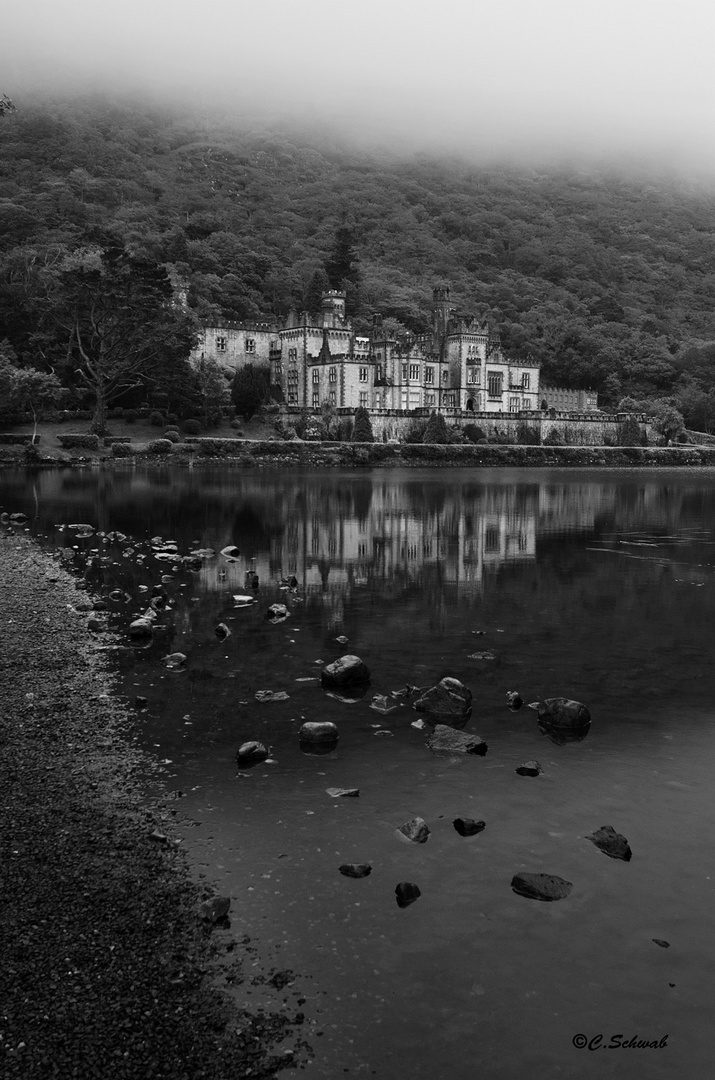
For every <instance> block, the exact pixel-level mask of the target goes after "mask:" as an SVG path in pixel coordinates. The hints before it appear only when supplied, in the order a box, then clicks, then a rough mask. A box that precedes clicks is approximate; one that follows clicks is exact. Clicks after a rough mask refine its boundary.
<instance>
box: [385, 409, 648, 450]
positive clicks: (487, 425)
mask: <svg viewBox="0 0 715 1080" xmlns="http://www.w3.org/2000/svg"><path fill="white" fill-rule="evenodd" d="M442 411H443V413H444V416H445V420H446V422H447V426H448V427H464V426H465V425H467V424H474V425H476V426H477V427H480V428H481V429H482V430H483V431H484V434H485V436H486V438H488V439H489V440H490V441H492V440H499V441H503V442H506V443H511V442H517V441H518V442H526V441H527V439H525V438H524V433H525V431H527V430H528V431H529V432H533V434H532V435H531V437H530V440H528V441H533V442H534V443H543V442H544V440H545V439H546V438H547V437H548V435H549V432H550V431H554V430H555V431H556V432H558V435H559V436H560V438H561V439H562V440H563V442H564V443H565V445H567V446H603V445H605V444H607V443H611V444H614V445H615V444H616V443H617V441H618V433H619V428H620V425H621V423H623V421H624V420H625V418H626V417H625V414H622V415H612V416H610V415H606V414H603V413H597V414H594V413H592V412H586V413H557V414H556V415H555V416H549V415H545V414H544V413H541V412H539V413H514V414H512V413H498V414H495V413H464V412H461V411H458V410H448V409H443V410H442ZM428 417H429V410H427V409H425V410H421V411H420V412H418V413H415V412H406V411H399V410H390V411H376V410H375V411H373V412H371V414H370V420H371V423H372V430H373V434H374V436H375V438H376V439H384V438H387V439H388V440H393V439H396V440H397V441H402V440H403V439H404V438H405V435H406V434H407V431H408V430H409V428H410V427H411V426H412V425H413V423H414V422H415V420H422V421H426V420H427V419H428ZM636 419H637V420H638V421H639V423H640V426H641V430H642V429H643V428H645V430H646V432H647V434H648V438H649V441H652V433H651V430H650V427H649V425H648V424H647V422H646V420H645V417H643V416H638V417H636Z"/></svg>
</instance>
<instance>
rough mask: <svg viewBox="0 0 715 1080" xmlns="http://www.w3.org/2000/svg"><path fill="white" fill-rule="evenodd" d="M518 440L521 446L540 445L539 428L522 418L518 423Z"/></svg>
mask: <svg viewBox="0 0 715 1080" xmlns="http://www.w3.org/2000/svg"><path fill="white" fill-rule="evenodd" d="M516 441H517V443H519V445H520V446H538V445H539V442H540V441H541V440H540V433H539V428H538V427H532V426H531V424H528V423H527V422H526V420H520V421H519V423H518V424H517V425H516Z"/></svg>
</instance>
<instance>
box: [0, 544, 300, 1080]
mask: <svg viewBox="0 0 715 1080" xmlns="http://www.w3.org/2000/svg"><path fill="white" fill-rule="evenodd" d="M78 598H83V599H86V596H84V595H83V594H82V593H81V592H78V589H77V582H76V581H75V579H74V578H72V577H71V575H70V574H68V573H67V572H65V571H64V570H63V569H62V568H61V567H60V566H59V565H58V563H57V562H56V561H54V560H53V559H52V557H51V555H49V554H47V553H45V552H43V551H41V550H40V549H38V548H36V547H35V546H34V545H33V543H32V541H31V540H30V539H29V538H27V537H26V536H25V535H23V534H22V533H19V532H15V533H13V532H12V531H9V532H8V533H3V535H2V536H0V626H1V627H2V643H1V645H0V984H1V986H2V993H1V995H0V1075H1V1076H2V1077H3V1078H6V1080H16V1078H17V1080H30V1078H32V1080H45V1078H53V1080H70V1078H75V1077H76V1078H78V1080H94V1078H97V1080H100V1078H101V1080H110V1078H111V1080H159V1078H164V1077H166V1078H169V1077H171V1080H204V1078H205V1080H224V1078H226V1080H228V1078H229V1077H230V1078H231V1080H238V1078H242V1077H251V1078H253V1080H256V1078H258V1080H260V1078H263V1077H268V1076H272V1075H275V1074H276V1073H277V1072H279V1071H281V1070H283V1069H285V1068H286V1067H287V1066H288V1065H290V1064H292V1059H291V1058H287V1057H286V1055H285V1052H284V1051H283V1050H281V1048H280V1046H279V1043H280V1040H281V1039H282V1038H284V1037H285V1036H287V1035H288V1034H290V1030H289V1029H290V1021H289V1019H288V1018H287V1016H286V1015H285V1014H271V1013H259V1014H257V1015H256V1016H254V1015H252V1014H250V1013H248V1012H247V1011H243V1010H242V1009H240V1008H239V1007H237V1006H235V1005H234V1004H233V1003H232V1002H231V1001H230V999H229V998H228V997H227V996H226V995H225V994H224V993H223V992H221V991H220V990H219V989H217V988H216V987H215V986H214V985H213V983H212V980H211V977H210V974H209V964H210V959H211V953H212V944H211V928H210V926H209V925H207V924H206V923H205V922H202V920H201V919H200V918H199V906H200V903H201V901H202V900H203V899H205V895H204V894H202V893H201V892H200V890H199V888H198V886H197V885H195V884H194V883H193V881H192V880H191V877H190V874H189V872H188V868H187V865H186V862H185V860H184V856H183V854H182V853H181V850H180V848H179V847H178V846H177V844H176V843H175V842H174V840H173V839H172V836H171V828H170V825H169V826H167V823H166V822H165V821H161V820H160V819H158V818H157V816H156V813H155V811H153V810H151V809H148V808H147V803H146V801H145V800H144V799H143V796H142V787H141V784H140V780H139V775H140V770H141V774H142V775H144V776H145V775H146V773H147V770H148V768H149V763H148V762H147V760H146V759H145V758H144V757H143V755H142V754H141V753H140V751H139V750H138V748H137V747H136V746H135V745H134V744H133V742H132V738H131V731H130V728H131V716H130V715H129V710H128V707H127V706H126V704H125V703H123V702H122V700H121V699H120V698H119V697H118V696H117V695H116V693H115V692H114V691H115V686H114V676H113V675H112V671H111V667H110V661H109V659H108V656H109V654H108V653H107V652H106V651H104V650H103V648H102V645H101V642H102V641H104V642H106V641H107V640H111V637H110V635H107V634H100V635H96V634H93V633H92V632H91V631H90V630H89V629H88V625H87V624H88V616H87V613H84V614H81V613H78V612H77V611H76V610H75V608H74V605H75V604H76V603H77V601H78ZM90 614H92V613H90ZM152 834H154V835H152Z"/></svg>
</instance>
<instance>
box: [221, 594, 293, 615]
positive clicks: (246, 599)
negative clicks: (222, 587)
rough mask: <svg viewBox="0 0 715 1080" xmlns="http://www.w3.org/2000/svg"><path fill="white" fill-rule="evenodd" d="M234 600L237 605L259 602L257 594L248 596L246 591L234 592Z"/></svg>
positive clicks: (242, 605)
mask: <svg viewBox="0 0 715 1080" xmlns="http://www.w3.org/2000/svg"><path fill="white" fill-rule="evenodd" d="M233 602H234V604H235V605H236V607H250V605H251V604H255V603H257V601H256V598H255V596H246V595H245V594H244V593H234V596H233ZM286 614H287V610H286ZM268 617H269V618H270V616H268Z"/></svg>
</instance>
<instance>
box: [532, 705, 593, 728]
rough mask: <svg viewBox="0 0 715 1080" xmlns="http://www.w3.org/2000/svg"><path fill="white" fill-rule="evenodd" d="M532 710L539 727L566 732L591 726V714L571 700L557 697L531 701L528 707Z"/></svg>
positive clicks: (584, 707)
mask: <svg viewBox="0 0 715 1080" xmlns="http://www.w3.org/2000/svg"><path fill="white" fill-rule="evenodd" d="M529 708H530V709H534V711H535V712H536V715H537V719H538V721H539V726H540V727H541V725H542V724H543V725H544V726H548V727H552V728H557V729H565V730H567V731H574V730H577V731H578V730H582V729H583V728H588V727H589V726H590V724H591V714H590V712H589V711H588V709H587V708H586V706H585V705H583V704H582V703H581V702H580V701H572V700H571V698H564V697H557V698H546V699H545V700H544V701H532V702H531V703H530V705H529Z"/></svg>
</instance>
